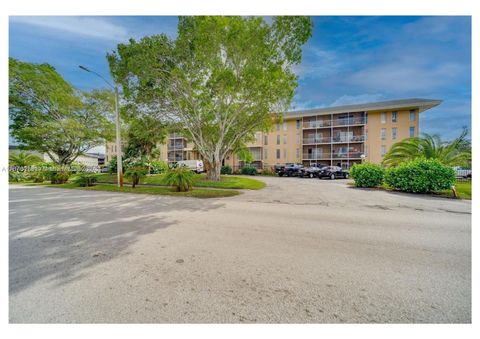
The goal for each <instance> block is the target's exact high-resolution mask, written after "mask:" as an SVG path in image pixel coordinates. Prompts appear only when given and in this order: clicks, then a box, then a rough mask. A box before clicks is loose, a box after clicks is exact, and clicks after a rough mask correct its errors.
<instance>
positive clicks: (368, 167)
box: [350, 163, 385, 187]
mask: <svg viewBox="0 0 480 339" xmlns="http://www.w3.org/2000/svg"><path fill="white" fill-rule="evenodd" d="M384 174H385V170H384V168H383V167H382V166H381V165H377V164H371V163H364V164H354V165H353V166H352V168H350V176H351V177H352V178H353V180H354V181H355V186H357V187H377V186H380V185H381V184H382V183H383V177H384Z"/></svg>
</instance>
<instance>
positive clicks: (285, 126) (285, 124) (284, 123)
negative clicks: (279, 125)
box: [283, 121, 287, 131]
mask: <svg viewBox="0 0 480 339" xmlns="http://www.w3.org/2000/svg"><path fill="white" fill-rule="evenodd" d="M283 130H284V131H286V130H287V122H286V121H284V122H283Z"/></svg>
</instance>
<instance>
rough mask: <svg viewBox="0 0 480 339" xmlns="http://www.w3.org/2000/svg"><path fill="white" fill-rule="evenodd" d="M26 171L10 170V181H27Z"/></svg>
mask: <svg viewBox="0 0 480 339" xmlns="http://www.w3.org/2000/svg"><path fill="white" fill-rule="evenodd" d="M25 180H26V178H25V173H23V172H17V171H9V172H8V181H9V182H22V181H25Z"/></svg>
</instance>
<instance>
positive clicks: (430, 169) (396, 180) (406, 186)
mask: <svg viewBox="0 0 480 339" xmlns="http://www.w3.org/2000/svg"><path fill="white" fill-rule="evenodd" d="M385 183H386V184H387V185H388V186H390V187H392V188H394V189H397V190H400V191H404V192H412V193H430V192H437V191H441V190H446V189H449V188H451V187H452V185H453V184H454V183H455V170H454V169H453V168H452V167H450V166H446V165H443V164H442V163H441V162H440V161H439V160H436V159H416V160H412V161H408V162H404V163H402V164H400V165H398V166H396V167H390V168H388V169H387V171H386V173H385Z"/></svg>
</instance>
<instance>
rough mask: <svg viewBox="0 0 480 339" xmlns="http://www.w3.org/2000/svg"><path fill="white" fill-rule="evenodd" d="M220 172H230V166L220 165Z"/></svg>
mask: <svg viewBox="0 0 480 339" xmlns="http://www.w3.org/2000/svg"><path fill="white" fill-rule="evenodd" d="M220 174H232V168H231V167H230V166H228V165H226V166H222V168H221V170H220Z"/></svg>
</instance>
